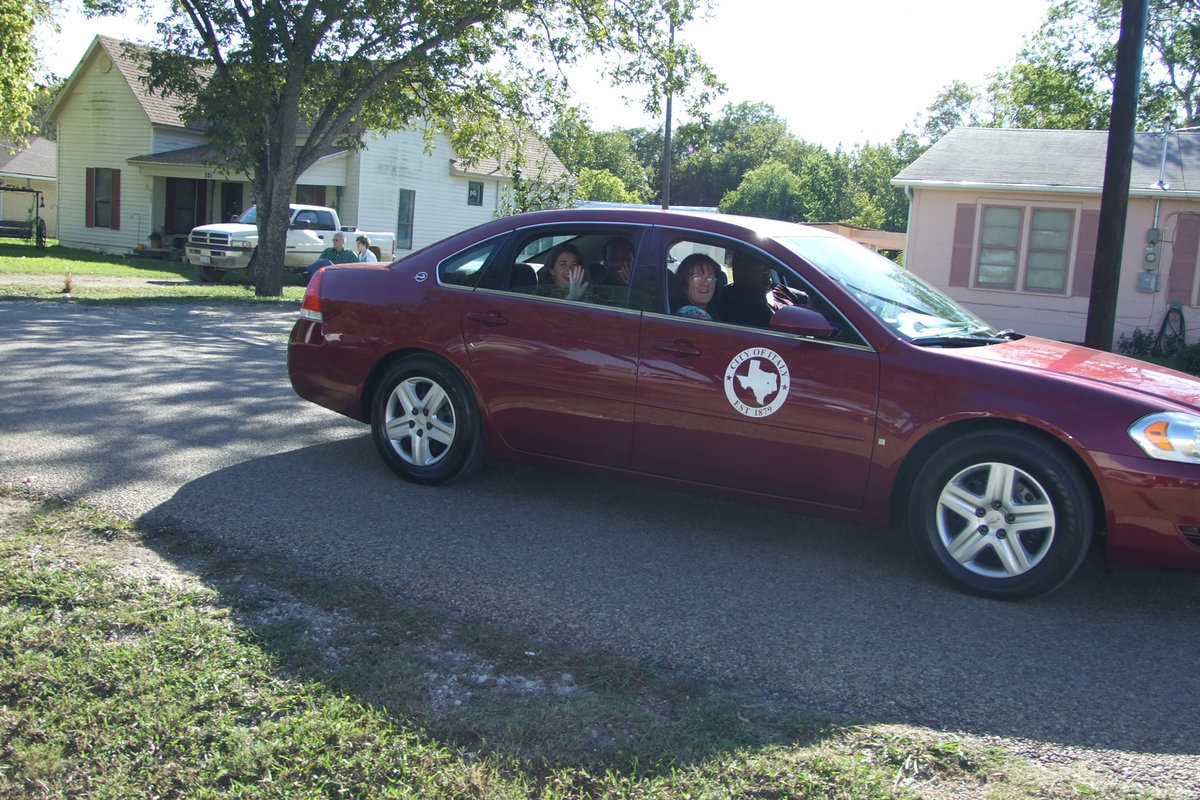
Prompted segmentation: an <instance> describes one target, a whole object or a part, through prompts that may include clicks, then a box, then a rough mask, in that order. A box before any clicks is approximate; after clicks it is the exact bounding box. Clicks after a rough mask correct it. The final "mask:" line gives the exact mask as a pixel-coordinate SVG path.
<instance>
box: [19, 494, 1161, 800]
mask: <svg viewBox="0 0 1200 800" xmlns="http://www.w3.org/2000/svg"><path fill="white" fill-rule="evenodd" d="M0 750H2V751H3V757H2V758H0V797H3V798H9V797H12V798H17V797H31V798H34V797H54V798H125V797H164V798H185V797H186V798H210V797H214V798H215V797H239V798H243V797H244V798H308V797H312V798H337V797H354V798H376V797H379V798H383V797H413V798H442V797H445V798H450V797H454V798H489V799H490V798H496V799H498V800H503V799H504V798H539V800H568V799H574V798H631V799H634V800H642V799H645V800H650V799H652V798H662V799H666V798H691V797H696V798H709V797H711V798H785V797H787V798H814V799H816V798H822V800H823V799H824V798H830V797H833V798H856V799H861V800H877V799H879V800H881V799H882V798H917V797H921V798H943V797H944V798H951V797H978V798H989V799H990V800H1030V799H1031V798H1035V797H1036V798H1051V800H1059V799H1060V798H1061V799H1062V800H1066V798H1076V797H1080V796H1087V797H1093V798H1101V799H1102V800H1106V799H1113V800H1115V799H1116V798H1126V799H1131V798H1138V797H1150V796H1152V795H1151V794H1149V793H1146V792H1145V791H1139V790H1137V789H1136V788H1129V787H1125V788H1122V787H1115V786H1110V785H1104V784H1103V783H1101V782H1100V781H1098V780H1095V779H1094V776H1092V775H1091V774H1090V773H1079V772H1068V771H1065V770H1064V769H1062V768H1047V767H1043V766H1038V767H1036V768H1034V767H1032V766H1031V765H1029V764H1027V763H1026V762H1024V761H1022V760H1021V759H1018V758H1016V757H1013V756H1009V755H1005V754H1003V753H1001V752H999V751H996V750H991V749H986V748H983V747H980V746H978V745H972V744H969V743H967V742H964V741H961V740H960V739H959V738H956V737H954V736H952V735H948V734H944V733H938V732H936V731H929V730H923V729H915V728H907V727H901V726H852V725H838V724H834V723H833V722H831V721H829V720H820V719H809V718H805V717H802V716H798V715H797V714H796V713H795V712H794V711H792V710H790V709H787V708H781V707H776V706H775V705H773V704H772V703H770V702H764V700H763V698H754V697H751V696H749V695H748V694H747V693H746V692H744V691H742V690H740V689H739V688H738V687H736V686H719V685H715V684H710V683H705V682H701V681H697V680H687V679H684V678H682V677H680V676H678V675H674V674H672V673H670V672H669V671H667V670H665V669H663V668H662V667H661V666H660V665H657V664H653V663H646V662H640V661H634V660H631V659H627V658H624V657H621V656H617V655H614V654H610V653H604V652H577V651H573V650H570V649H569V648H565V647H561V646H555V645H554V643H552V642H545V641H535V640H532V639H530V638H529V637H528V636H525V635H523V634H522V633H521V632H520V631H515V630H509V629H500V628H497V627H495V626H492V625H489V624H484V623H481V622H478V621H471V620H464V619H460V618H456V617H454V616H452V615H449V614H446V613H444V612H441V611H439V610H437V609H430V608H425V607H421V606H416V605H412V604H407V603H404V602H401V601H398V600H396V599H395V598H392V597H388V596H385V595H383V594H380V593H378V592H376V591H374V590H373V589H372V588H371V587H368V586H363V585H362V584H361V583H354V584H350V583H340V582H337V581H330V580H325V579H320V578H314V577H313V576H311V575H305V574H296V573H292V572H289V571H288V570H286V569H284V568H281V567H280V566H279V565H278V564H274V563H271V564H267V563H259V562H255V561H248V560H245V559H244V558H241V557H237V556H235V555H233V554H230V553H227V552H223V551H219V550H216V549H212V548H210V547H208V546H207V545H206V544H205V543H204V542H202V541H196V540H193V539H191V538H190V537H188V536H186V535H183V534H182V533H180V532H172V531H167V530H154V531H140V530H138V529H137V528H136V527H135V526H133V525H131V524H130V523H129V522H127V521H124V520H120V519H116V518H113V517H111V516H108V515H106V514H104V513H102V512H100V511H98V510H96V509H94V508H91V507H88V506H86V505H81V504H75V503H63V502H58V501H55V500H53V499H47V498H41V497H38V496H36V495H31V494H27V493H25V492H22V491H18V490H16V489H13V488H7V487H0Z"/></svg>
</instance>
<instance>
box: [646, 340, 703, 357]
mask: <svg viewBox="0 0 1200 800" xmlns="http://www.w3.org/2000/svg"><path fill="white" fill-rule="evenodd" d="M654 349H655V350H662V351H663V352H665V353H670V354H671V355H675V356H698V355H700V353H701V352H702V351H701V350H700V348H699V347H696V345H694V344H692V343H691V342H689V341H688V340H686V339H676V340H675V341H673V342H662V341H659V342H655V343H654Z"/></svg>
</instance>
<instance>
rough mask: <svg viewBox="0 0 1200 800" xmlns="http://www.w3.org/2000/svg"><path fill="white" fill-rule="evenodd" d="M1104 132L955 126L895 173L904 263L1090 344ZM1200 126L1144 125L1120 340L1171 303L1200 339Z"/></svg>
mask: <svg viewBox="0 0 1200 800" xmlns="http://www.w3.org/2000/svg"><path fill="white" fill-rule="evenodd" d="M1107 145H1108V133H1107V132H1106V131H1045V130H1015V129H1004V128H957V129H955V130H953V131H951V132H950V133H949V134H947V135H946V136H945V137H944V138H942V139H941V140H939V141H938V142H937V144H935V145H934V146H933V147H931V148H930V149H929V150H928V151H927V152H926V153H925V154H924V155H922V156H921V157H920V158H918V159H917V160H916V161H914V162H913V163H912V164H910V165H909V166H908V167H907V168H905V169H904V170H903V171H902V172H901V173H900V174H899V175H897V176H896V177H895V178H894V179H893V180H892V183H893V184H895V185H897V186H902V187H904V189H905V191H906V192H907V193H908V196H909V200H910V204H911V205H910V210H909V219H908V240H907V246H906V248H905V264H906V266H907V267H908V268H909V269H910V270H912V271H913V272H914V273H916V274H917V275H920V276H921V277H922V278H924V279H925V280H926V281H928V282H929V283H932V284H933V285H935V286H937V287H939V288H941V289H943V290H945V291H946V292H947V293H948V294H950V295H951V296H952V297H954V298H955V299H956V300H958V301H959V302H961V303H962V304H963V305H964V306H966V307H967V308H970V309H971V310H972V311H974V312H975V313H977V314H978V315H979V316H981V317H983V319H985V320H987V321H988V322H990V323H991V324H993V325H996V326H998V327H1001V328H1014V329H1016V330H1018V331H1021V332H1023V333H1029V334H1035V335H1038V336H1045V337H1048V338H1052V339H1061V340H1065V341H1082V340H1083V338H1084V331H1085V330H1086V326H1087V314H1088V303H1089V296H1090V292H1091V281H1092V267H1093V261H1094V259H1095V254H1096V237H1097V232H1098V223H1099V217H1100V194H1101V188H1102V186H1103V182H1104V163H1105V152H1106V148H1107ZM1198 258H1200V133H1195V132H1192V133H1187V132H1174V133H1168V134H1165V135H1164V134H1161V133H1138V134H1136V136H1135V142H1134V160H1133V168H1132V173H1131V177H1130V184H1129V209H1128V214H1127V218H1126V227H1125V245H1124V249H1123V252H1122V255H1121V274H1120V285H1119V288H1118V305H1117V319H1116V326H1115V329H1116V334H1115V335H1116V336H1117V337H1119V336H1120V335H1121V334H1122V333H1126V334H1128V333H1130V332H1132V331H1133V330H1134V329H1136V328H1141V329H1142V330H1146V331H1154V332H1157V330H1158V327H1159V325H1160V324H1161V322H1162V319H1163V316H1164V314H1165V313H1166V311H1167V309H1169V308H1170V307H1171V306H1172V304H1176V303H1177V304H1178V305H1179V306H1180V307H1181V309H1182V311H1183V315H1184V320H1185V323H1186V329H1187V331H1188V332H1189V333H1188V343H1189V344H1191V343H1194V342H1195V341H1197V340H1198V339H1200V269H1197V261H1198Z"/></svg>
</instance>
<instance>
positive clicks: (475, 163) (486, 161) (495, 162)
mask: <svg viewBox="0 0 1200 800" xmlns="http://www.w3.org/2000/svg"><path fill="white" fill-rule="evenodd" d="M513 133H514V132H511V131H510V134H513ZM514 138H517V139H519V144H520V148H521V151H522V152H521V158H520V166H521V171H522V172H523V173H524V174H526V175H537V176H538V177H540V178H542V179H543V180H550V181H554V180H558V179H560V178H564V177H567V176H568V175H569V173H568V171H567V168H566V167H565V166H564V165H563V163H562V161H560V160H559V158H558V156H557V155H555V154H554V151H553V150H551V149H550V145H548V144H546V140H545V139H543V138H541V137H540V136H538V135H537V134H536V133H534V132H533V131H531V130H528V129H520V130H517V131H515V136H514ZM516 147H517V142H515V141H511V140H510V141H507V142H505V144H504V147H503V149H504V151H505V152H504V155H503V156H502V157H500V158H497V157H495V156H482V157H479V158H475V159H465V158H456V159H454V160H453V161H452V162H451V166H452V167H453V168H454V169H455V170H456V171H458V172H462V173H465V174H469V175H480V176H484V177H494V176H496V175H503V176H505V177H510V173H509V170H508V167H510V166H511V162H512V161H513V158H512V155H513V151H514V150H515V149H516ZM501 162H503V163H501Z"/></svg>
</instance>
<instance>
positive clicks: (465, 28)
mask: <svg viewBox="0 0 1200 800" xmlns="http://www.w3.org/2000/svg"><path fill="white" fill-rule="evenodd" d="M149 1H150V0H86V2H87V4H88V5H89V7H90V8H91V9H92V10H93V11H95V12H97V13H119V12H123V11H126V10H128V9H129V8H131V7H140V8H143V9H145V7H146V5H147V3H149ZM691 8H692V5H691V2H689V3H688V4H687V5H686V7H685V8H684V18H687V17H686V15H687V13H688V12H689V11H690V9H691ZM680 13H681V12H680V4H679V3H678V2H676V0H625V2H622V3H617V4H612V3H608V2H605V0H541V1H540V2H536V3H534V2H529V0H498V1H497V0H389V1H388V2H381V0H176V2H175V3H174V4H173V5H172V13H171V16H169V17H168V18H167V19H166V20H164V21H163V22H162V23H160V24H159V33H160V36H161V39H162V45H163V47H164V49H163V50H156V51H149V55H148V65H147V67H148V73H149V75H150V84H151V88H152V89H154V90H156V91H160V92H162V93H163V94H164V95H165V96H167V97H171V98H176V99H177V101H178V102H180V103H181V104H182V105H184V106H185V107H187V109H188V112H187V114H188V117H189V118H190V119H191V120H193V121H198V122H201V123H203V124H204V125H205V126H206V128H207V132H208V136H209V140H210V142H211V144H212V147H213V148H214V150H215V152H216V153H217V155H218V156H219V160H220V161H221V162H222V163H224V164H225V165H227V166H230V167H233V168H236V169H240V170H244V171H245V172H247V173H248V174H250V175H251V176H252V184H253V189H254V196H255V202H256V203H257V204H258V205H259V211H260V213H259V217H258V218H259V246H258V251H257V255H256V265H255V267H254V271H253V280H254V283H255V287H256V292H257V294H259V295H262V296H278V295H279V294H280V293H281V292H282V283H283V272H282V264H283V253H284V237H285V233H286V227H287V215H288V210H287V207H288V203H289V201H290V199H291V194H292V189H293V186H294V184H295V182H296V178H297V177H298V176H299V175H300V174H301V173H302V172H303V171H304V170H305V169H307V168H308V167H310V166H312V165H313V164H315V163H316V161H317V160H318V159H319V158H321V157H322V156H324V155H325V154H327V153H328V152H330V151H331V150H333V149H335V148H343V147H350V148H359V147H362V145H363V139H362V137H363V133H364V131H368V130H373V131H386V130H396V129H402V128H406V127H410V126H412V125H415V124H424V125H425V126H426V128H425V129H426V131H427V133H429V134H430V135H432V134H433V133H434V131H435V127H440V128H443V129H445V130H446V132H447V133H448V134H449V135H450V136H451V141H452V143H453V144H454V146H455V149H456V151H457V152H459V153H465V154H476V155H484V154H487V155H496V156H508V157H509V159H510V166H511V167H512V169H514V170H519V169H521V167H522V166H524V165H522V164H520V163H519V161H518V162H511V157H512V155H513V154H515V153H519V152H521V150H522V148H520V147H517V146H515V142H514V141H513V137H514V136H516V137H519V136H521V135H522V133H521V130H522V129H521V128H519V127H518V126H512V125H504V124H503V120H504V118H505V117H506V116H508V117H510V118H512V119H527V118H528V116H527V115H528V114H530V113H531V111H530V110H531V108H532V106H533V103H532V102H531V98H541V97H547V96H549V94H548V91H547V90H549V89H550V88H551V87H553V86H559V87H561V80H559V79H557V78H555V77H554V76H553V74H552V73H551V72H549V71H547V70H545V69H540V71H539V70H538V68H537V67H536V65H529V64H526V63H524V62H522V57H523V56H527V55H528V54H529V53H543V54H546V55H547V56H548V57H550V58H551V59H553V60H555V61H558V62H559V63H567V62H570V61H571V60H573V59H574V58H575V56H576V54H580V53H590V52H603V53H612V52H617V51H620V52H621V53H622V54H623V58H624V61H623V62H622V65H621V69H622V70H624V72H622V75H625V76H633V77H635V78H638V79H642V78H645V79H647V80H649V79H650V78H652V77H654V76H655V74H656V73H655V67H654V65H655V64H656V63H658V61H659V60H661V58H662V57H663V54H664V53H666V52H673V51H671V50H670V44H669V42H668V41H667V39H666V26H665V25H664V23H665V21H666V20H667V19H668V18H669V19H672V20H675V19H677V18H678V17H679V16H680ZM701 68H702V64H700V62H699V61H698V59H697V58H689V59H685V60H684V63H683V65H682V66H681V67H680V69H682V70H683V71H685V72H686V71H688V70H700V69H701ZM506 134H507V135H506ZM526 178H527V180H532V176H526Z"/></svg>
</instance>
